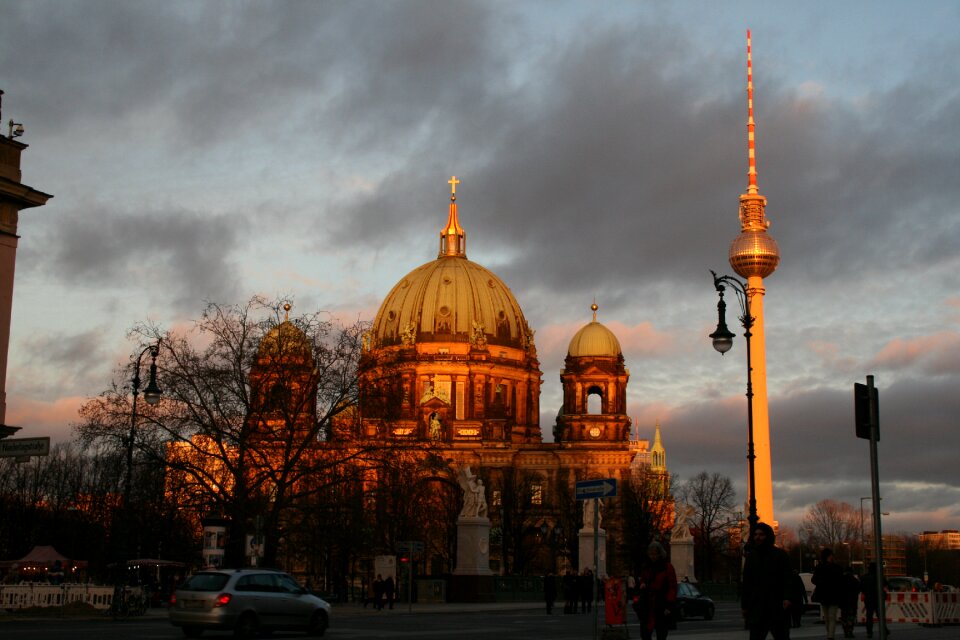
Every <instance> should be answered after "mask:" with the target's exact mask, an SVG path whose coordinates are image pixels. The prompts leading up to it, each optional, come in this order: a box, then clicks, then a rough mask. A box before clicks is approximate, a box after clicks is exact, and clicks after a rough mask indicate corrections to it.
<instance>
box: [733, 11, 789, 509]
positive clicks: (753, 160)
mask: <svg viewBox="0 0 960 640" xmlns="http://www.w3.org/2000/svg"><path fill="white" fill-rule="evenodd" d="M755 129H756V123H755V122H754V120H753V57H752V51H751V45H750V30H749V29H748V30H747V156H748V170H747V192H746V193H744V194H741V195H740V235H739V236H737V237H736V238H735V239H734V241H733V242H732V243H731V244H730V266H731V267H733V270H734V271H736V272H737V274H738V275H740V277H742V278H745V279H746V280H747V288H746V289H747V291H746V293H747V296H748V297H749V300H750V307H749V308H750V315H752V316H753V318H754V321H753V327H752V331H753V338H752V348H753V357H752V369H751V372H750V381H751V383H752V385H753V394H754V395H753V445H754V453H755V455H756V459H755V461H754V474H755V475H754V482H755V487H756V500H757V514H758V516H759V517H760V520H761V521H762V522H766V523H768V524H770V525H771V526H772V525H773V524H774V522H775V519H774V517H773V476H772V472H771V464H770V411H769V408H768V405H767V349H766V338H765V335H764V326H763V295H764V292H765V290H764V288H763V279H764V278H766V277H767V276H769V275H770V274H772V273H773V272H774V270H775V269H776V268H777V265H778V264H779V263H780V249H779V248H778V247H777V243H776V241H775V240H774V239H773V238H772V237H771V236H770V235H769V234H768V233H767V227H769V226H770V223H769V222H768V221H767V219H766V217H765V214H764V209H765V208H766V206H767V199H766V198H765V197H764V196H762V195H760V190H759V188H758V187H757V153H756V141H755V138H754V131H755Z"/></svg>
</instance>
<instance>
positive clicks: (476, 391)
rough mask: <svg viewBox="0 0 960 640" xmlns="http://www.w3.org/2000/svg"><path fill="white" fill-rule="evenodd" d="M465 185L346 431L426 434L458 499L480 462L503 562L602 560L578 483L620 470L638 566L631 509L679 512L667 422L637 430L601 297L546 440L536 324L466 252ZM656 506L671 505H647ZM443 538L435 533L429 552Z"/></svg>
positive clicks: (524, 568) (539, 566) (375, 360)
mask: <svg viewBox="0 0 960 640" xmlns="http://www.w3.org/2000/svg"><path fill="white" fill-rule="evenodd" d="M457 183H458V181H457V180H456V178H453V179H451V181H450V184H451V186H452V189H451V197H450V204H449V213H448V217H447V222H446V224H445V225H444V226H443V228H442V230H441V231H440V237H439V251H438V255H437V258H436V259H435V260H432V261H430V262H428V263H426V264H424V265H422V266H420V267H417V268H416V269H414V270H413V271H411V272H409V273H408V274H407V275H406V276H404V277H403V278H402V279H401V280H400V281H399V282H398V283H397V284H396V285H395V286H394V287H393V288H392V290H391V291H390V292H389V293H388V294H387V296H386V298H385V299H384V301H383V303H382V305H381V306H380V309H379V311H378V312H377V315H376V318H375V319H374V321H373V324H372V326H371V328H370V330H369V332H368V333H367V334H366V335H365V336H364V341H363V351H362V356H361V361H360V365H359V385H360V393H361V396H360V397H361V401H360V407H359V418H358V420H356V422H355V423H354V425H355V426H354V427H353V430H352V432H350V433H344V432H341V433H339V434H338V437H341V438H349V439H357V440H361V441H371V440H374V441H382V442H392V443H399V444H403V443H406V444H409V445H410V446H411V447H416V446H423V447H424V450H425V451H426V450H429V451H430V452H431V456H432V457H433V458H434V460H435V461H440V464H433V465H430V467H429V469H427V470H425V471H424V473H425V474H428V475H431V476H433V477H434V480H436V481H437V482H434V483H433V484H431V485H429V486H430V487H431V489H429V490H431V491H443V490H444V489H443V487H444V486H447V487H450V489H449V490H450V491H451V492H452V494H453V496H454V498H455V499H456V498H458V497H459V491H457V490H456V485H455V482H454V478H455V477H456V474H457V470H458V469H462V468H464V467H470V469H471V470H472V471H473V472H474V473H476V474H477V475H478V476H479V477H480V478H482V480H483V483H484V485H485V487H486V490H487V496H486V498H487V501H488V503H489V508H490V514H489V515H490V519H491V524H492V529H491V540H490V542H491V562H492V564H493V565H494V566H493V567H492V568H493V569H494V570H495V571H500V572H509V573H544V572H546V571H548V570H550V571H555V572H561V571H564V570H565V569H574V570H575V569H577V568H578V565H579V566H586V564H589V563H587V562H585V561H584V560H583V559H580V558H578V546H577V532H578V531H579V530H580V529H581V528H582V527H583V526H584V525H585V524H587V523H584V522H583V515H582V514H583V509H582V505H580V504H578V503H577V501H576V499H575V495H574V487H575V483H576V482H577V481H579V480H589V479H598V478H615V479H616V480H617V481H618V484H619V486H620V488H621V489H620V495H619V496H618V497H617V498H612V499H608V500H606V501H605V502H606V504H604V516H603V526H604V528H605V530H606V532H607V541H608V543H607V544H608V549H607V558H608V562H607V566H608V568H609V570H610V571H611V572H613V571H621V570H626V569H628V566H629V565H630V564H631V563H632V561H631V556H634V554H635V550H633V549H631V548H630V547H631V545H633V544H635V543H637V540H638V539H642V538H644V537H645V538H646V539H649V538H650V536H651V533H650V531H649V530H648V531H645V532H633V531H632V530H631V527H632V521H633V520H638V519H639V520H642V521H644V522H646V525H645V526H647V528H648V529H649V528H650V526H651V522H653V524H652V526H653V528H654V529H657V530H661V531H662V530H669V527H670V526H671V524H672V519H673V513H672V501H671V500H670V497H669V494H668V485H669V482H668V475H667V469H666V458H665V452H664V450H663V446H662V444H661V442H660V437H659V426H658V427H657V433H656V436H657V437H656V440H655V446H654V448H653V450H651V449H650V447H649V442H648V441H647V440H640V439H638V438H636V439H632V438H631V420H630V418H629V417H628V415H627V384H628V382H629V379H630V372H629V370H628V369H627V368H626V366H625V362H624V358H623V353H622V350H621V347H620V343H619V341H618V339H617V337H616V336H615V335H614V334H613V332H611V331H610V330H609V329H608V328H607V327H606V326H604V325H603V324H602V323H600V322H598V320H597V311H598V307H597V305H596V304H594V305H592V312H593V317H592V320H591V321H590V322H588V323H587V324H585V325H584V326H583V327H582V328H581V329H580V330H579V331H578V332H577V333H576V334H575V335H574V336H573V337H572V338H571V341H570V344H569V348H568V351H567V355H566V359H565V362H564V367H563V370H562V371H561V372H560V379H561V382H562V385H563V405H562V408H561V409H560V411H559V413H558V415H557V420H556V424H554V425H550V427H551V428H552V432H553V442H544V439H543V437H542V426H541V425H540V405H539V399H540V385H541V379H542V375H543V374H542V372H541V370H540V363H539V360H538V358H537V350H536V345H535V341H534V330H533V329H532V328H531V327H530V326H529V324H528V323H527V321H526V318H525V317H524V314H523V311H522V309H521V307H520V305H519V303H518V302H517V300H516V298H515V297H514V295H513V293H512V292H511V291H510V289H509V287H507V285H506V284H504V282H503V281H502V280H501V279H500V278H499V277H497V275H496V274H494V273H493V272H491V271H490V270H488V269H486V268H485V267H483V266H481V265H479V264H477V263H476V262H472V261H471V260H469V259H468V258H467V255H466V233H465V231H464V230H463V228H462V227H461V226H460V222H459V218H458V212H457V202H456V185H457ZM651 477H653V478H655V479H656V481H655V482H654V483H653V484H654V485H655V486H657V487H658V490H657V491H656V492H654V493H655V494H656V495H655V496H654V499H652V500H651V495H650V491H649V487H647V488H645V489H638V484H642V483H647V484H649V480H650V478H651ZM638 494H642V496H641V502H643V501H644V500H646V507H644V506H643V505H642V504H641V505H639V506H637V505H634V507H632V508H631V507H630V505H627V504H626V503H627V502H628V501H630V500H633V501H634V502H636V498H637V495H638ZM654 503H655V504H654ZM653 507H656V508H657V509H660V510H661V511H663V512H664V513H662V514H660V515H659V516H658V518H651V516H650V514H649V513H646V514H644V513H642V512H643V511H644V510H646V511H650V510H651V508H653ZM638 509H639V511H638ZM667 512H668V513H667ZM654 521H656V522H654ZM451 524H452V523H451ZM632 533H642V535H640V536H639V538H638V536H637V535H632ZM653 535H654V536H656V535H657V532H656V531H654V532H653ZM430 548H431V545H430V543H429V542H428V543H427V549H428V552H427V553H428V555H429V553H430V552H429V549H430ZM434 548H436V545H434ZM424 567H425V570H426V571H427V572H428V573H429V572H431V571H433V572H437V571H438V572H440V573H444V572H449V571H451V570H453V569H454V567H452V566H449V563H448V564H447V565H446V566H444V562H442V561H434V562H430V561H429V559H426V560H425V562H424Z"/></svg>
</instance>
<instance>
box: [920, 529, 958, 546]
mask: <svg viewBox="0 0 960 640" xmlns="http://www.w3.org/2000/svg"><path fill="white" fill-rule="evenodd" d="M919 537H920V546H921V547H922V548H924V549H929V550H938V551H957V550H960V531H957V530H956V529H944V530H943V531H924V532H923V533H921V534H920V536H919Z"/></svg>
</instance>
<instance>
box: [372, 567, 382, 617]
mask: <svg viewBox="0 0 960 640" xmlns="http://www.w3.org/2000/svg"><path fill="white" fill-rule="evenodd" d="M373 608H374V609H376V610H377V611H380V610H381V609H383V576H381V575H380V574H379V573H378V574H377V579H376V580H374V581H373Z"/></svg>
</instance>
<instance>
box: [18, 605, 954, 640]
mask: <svg viewBox="0 0 960 640" xmlns="http://www.w3.org/2000/svg"><path fill="white" fill-rule="evenodd" d="M333 607H334V609H333V611H334V620H336V618H337V617H339V616H343V617H348V616H365V615H369V616H378V615H379V616H382V615H410V614H413V615H428V614H439V613H446V614H450V613H483V612H490V613H492V612H498V611H500V612H508V611H509V612H520V611H530V612H537V613H542V612H543V603H541V602H462V603H457V602H450V603H422V604H420V603H414V604H413V606H412V607H410V606H409V605H407V604H403V603H397V604H394V608H393V609H392V610H390V609H385V610H384V611H377V610H376V609H374V608H373V607H372V606H368V607H367V608H366V609H364V608H363V606H362V605H361V604H360V603H358V602H347V603H342V604H334V605H333ZM561 611H562V608H561ZM601 611H602V610H601ZM554 615H560V616H562V615H563V614H562V613H555V614H554ZM99 617H103V618H106V617H108V616H107V614H106V613H105V612H90V613H82V614H75V613H63V612H60V611H59V610H54V609H51V610H50V611H49V612H44V613H42V614H41V613H38V612H37V610H36V609H34V610H32V611H30V612H29V613H24V614H20V613H18V612H16V611H14V612H7V611H4V610H2V609H0V625H2V622H3V621H4V620H25V619H36V618H43V619H45V620H63V621H64V622H67V621H70V620H78V619H90V618H99ZM166 617H167V609H166V607H153V608H151V609H149V610H147V613H146V615H144V616H131V617H130V618H128V620H130V621H135V620H138V619H140V620H143V619H152V620H156V619H165V618H166ZM715 622H719V621H715ZM727 624H728V625H729V622H728V623H727ZM0 628H2V626H0ZM627 628H628V631H629V633H630V637H631V638H639V637H640V627H639V625H638V624H637V623H636V621H635V619H634V618H633V617H631V618H630V619H629V622H628V624H627ZM889 628H890V636H889V638H890V640H960V625H944V626H939V627H924V626H921V625H918V624H913V623H891V624H890V625H889ZM330 633H331V635H333V634H335V633H336V622H334V626H333V628H331V631H330ZM670 638H673V639H677V638H687V639H688V640H748V639H749V632H748V631H746V630H745V629H730V628H729V626H728V627H727V628H726V629H718V630H716V631H711V630H709V629H704V628H703V625H702V624H699V625H697V628H690V627H689V626H687V627H686V628H685V623H683V622H681V623H680V624H679V627H678V629H677V630H676V631H671V632H670ZM790 638H791V640H807V639H810V640H825V638H826V633H825V629H824V626H823V624H818V623H816V622H813V618H811V619H810V620H804V624H803V626H802V627H800V628H797V629H791V630H790ZM873 638H874V640H879V638H880V635H879V633H877V629H876V628H874V636H873ZM854 639H855V640H866V632H865V631H864V628H863V627H857V628H856V629H855V631H854ZM836 640H844V639H843V634H842V632H840V630H839V629H838V634H837V637H836Z"/></svg>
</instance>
